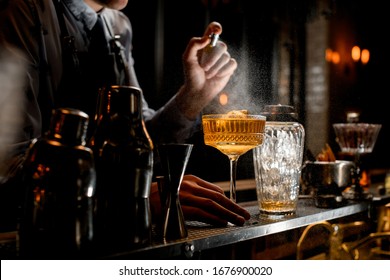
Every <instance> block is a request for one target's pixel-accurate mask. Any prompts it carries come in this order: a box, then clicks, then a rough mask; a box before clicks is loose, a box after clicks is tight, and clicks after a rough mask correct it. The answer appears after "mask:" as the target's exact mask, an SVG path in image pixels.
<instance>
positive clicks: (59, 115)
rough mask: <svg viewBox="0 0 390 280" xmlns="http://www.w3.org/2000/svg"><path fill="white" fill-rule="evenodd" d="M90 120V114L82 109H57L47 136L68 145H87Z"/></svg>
mask: <svg viewBox="0 0 390 280" xmlns="http://www.w3.org/2000/svg"><path fill="white" fill-rule="evenodd" d="M88 120H89V116H88V115H87V114H86V113H84V112H82V111H80V110H77V109H72V108H59V109H55V110H53V114H52V118H51V125H50V129H49V131H48V132H47V136H48V138H49V139H53V140H56V141H58V142H60V143H62V144H66V145H85V141H86V136H87V128H88Z"/></svg>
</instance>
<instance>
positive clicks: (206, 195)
mask: <svg viewBox="0 0 390 280" xmlns="http://www.w3.org/2000/svg"><path fill="white" fill-rule="evenodd" d="M179 196H180V204H181V206H182V209H183V213H184V218H185V219H186V220H189V221H200V222H205V223H208V224H211V225H216V226H226V225H227V223H228V222H230V223H232V224H235V225H243V224H244V223H245V221H246V220H248V219H249V218H250V214H249V212H248V211H247V210H245V209H244V208H242V207H241V206H239V205H238V204H236V203H234V202H232V201H231V200H230V199H229V198H228V197H226V196H225V194H224V192H223V190H222V189H221V188H220V187H219V186H217V185H215V184H213V183H210V182H207V181H205V180H203V179H201V178H199V177H196V176H194V175H185V176H184V178H183V181H182V184H181V186H180V192H179ZM150 200H151V205H152V207H151V208H152V215H155V218H156V219H161V208H160V199H159V195H158V188H157V183H153V184H152V191H151V196H150Z"/></svg>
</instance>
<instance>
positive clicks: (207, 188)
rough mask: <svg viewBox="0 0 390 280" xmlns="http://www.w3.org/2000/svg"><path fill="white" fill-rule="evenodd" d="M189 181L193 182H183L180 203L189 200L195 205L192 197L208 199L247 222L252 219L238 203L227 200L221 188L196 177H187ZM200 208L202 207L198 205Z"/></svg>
mask: <svg viewBox="0 0 390 280" xmlns="http://www.w3.org/2000/svg"><path fill="white" fill-rule="evenodd" d="M190 176H192V175H190ZM187 179H191V180H186V181H183V183H182V185H181V187H180V201H183V202H185V201H186V200H189V203H194V202H196V200H194V199H193V198H192V197H195V196H196V197H200V198H206V199H209V200H211V201H213V202H215V203H217V204H219V205H221V206H223V207H224V208H225V209H227V210H229V211H231V212H234V213H237V214H238V215H241V216H242V217H244V218H245V219H247V220H248V219H249V218H250V213H249V212H248V211H247V210H245V209H244V208H242V207H241V206H240V205H238V204H237V203H234V202H232V201H231V200H230V199H229V198H227V197H226V196H225V194H224V192H223V190H222V189H221V188H220V187H219V186H217V185H215V184H212V183H210V182H207V181H204V180H202V179H200V178H198V177H196V176H192V177H187ZM188 194H190V195H188ZM198 206H201V205H199V204H198Z"/></svg>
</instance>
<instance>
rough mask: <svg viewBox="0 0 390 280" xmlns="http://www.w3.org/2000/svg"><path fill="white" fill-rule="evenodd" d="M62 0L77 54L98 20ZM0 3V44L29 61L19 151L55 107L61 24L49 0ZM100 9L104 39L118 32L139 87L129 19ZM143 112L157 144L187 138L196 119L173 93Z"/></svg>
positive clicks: (76, 0)
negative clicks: (156, 107) (179, 105)
mask: <svg viewBox="0 0 390 280" xmlns="http://www.w3.org/2000/svg"><path fill="white" fill-rule="evenodd" d="M54 1H56V0H54ZM60 2H61V3H60V5H62V12H63V14H64V22H65V25H66V29H67V32H68V33H69V35H71V36H73V37H74V45H75V48H76V49H77V52H78V53H80V54H82V53H87V52H88V46H89V35H88V34H89V32H90V31H91V29H92V28H93V26H94V25H95V23H96V20H97V13H96V12H95V11H94V10H92V9H91V8H90V7H89V6H87V5H86V4H85V3H84V1H81V0H62V1H60ZM0 4H1V5H0V26H1V31H0V47H4V48H7V49H11V50H12V49H17V50H19V51H21V53H22V55H23V59H24V60H25V61H26V62H27V71H26V90H25V93H26V94H25V103H24V107H23V108H24V109H23V112H21V114H24V122H23V125H22V126H21V127H19V131H18V134H17V135H18V136H17V137H16V138H17V139H16V140H15V147H18V148H17V149H16V151H23V150H25V149H26V147H27V146H26V145H27V144H28V143H30V141H31V140H32V139H34V138H38V137H40V136H41V135H42V133H43V132H44V126H42V122H43V121H44V119H45V118H47V116H45V115H44V111H45V110H47V109H48V108H49V109H50V107H51V106H54V107H55V106H56V105H55V104H56V100H57V99H58V92H59V89H60V87H61V81H62V80H63V78H64V77H63V76H64V63H63V55H64V49H63V46H62V45H61V28H60V24H59V21H58V18H57V12H56V9H55V6H54V5H53V0H9V1H7V0H0ZM99 13H100V15H101V16H102V17H103V18H104V19H105V22H106V23H107V29H106V34H107V37H112V36H114V35H119V36H120V37H119V38H120V42H121V44H122V46H123V47H124V49H125V55H126V59H127V62H128V65H129V67H128V71H129V73H128V74H129V77H130V85H133V86H137V87H139V84H138V81H137V77H136V74H135V71H134V60H133V57H132V27H131V23H130V20H129V19H128V17H127V16H126V15H125V14H124V13H123V12H121V11H117V10H112V9H108V8H104V9H103V10H102V11H101V12H99ZM58 15H60V14H58ZM0 63H1V62H0ZM74 87H78V85H77V84H75V85H74ZM43 89H45V93H43ZM0 94H1V93H0ZM96 94H97V92H96ZM46 95H47V96H46ZM48 100H49V101H50V102H53V103H50V102H49V101H48ZM95 102H96V100H95V99H94V98H91V99H90V101H88V103H90V104H89V105H91V104H92V105H93V106H95ZM53 104H54V105H53ZM88 113H91V112H88ZM143 116H144V119H145V122H146V125H147V129H148V132H149V133H150V135H151V137H152V139H153V142H155V143H158V142H184V141H185V140H186V139H187V138H188V137H189V136H191V133H192V129H193V125H194V121H191V120H188V119H187V118H186V117H185V116H184V115H183V114H182V113H181V112H180V111H179V109H178V108H177V106H176V102H175V97H173V98H172V99H171V100H170V101H169V102H168V103H167V104H166V105H165V106H164V107H162V108H160V109H159V110H157V111H155V110H153V109H152V108H150V107H149V106H148V104H147V102H146V101H145V99H144V100H143ZM90 117H91V116H90ZM15 129H18V128H15Z"/></svg>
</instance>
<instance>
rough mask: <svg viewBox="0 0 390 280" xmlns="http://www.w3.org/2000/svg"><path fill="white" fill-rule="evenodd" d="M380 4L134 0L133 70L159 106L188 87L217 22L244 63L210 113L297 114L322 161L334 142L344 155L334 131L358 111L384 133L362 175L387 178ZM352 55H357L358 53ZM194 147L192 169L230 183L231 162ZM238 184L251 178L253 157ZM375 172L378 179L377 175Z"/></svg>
mask: <svg viewBox="0 0 390 280" xmlns="http://www.w3.org/2000/svg"><path fill="white" fill-rule="evenodd" d="M383 3H384V2H382V1H379V0H371V1H366V0H272V1H250V0H186V1H180V0H170V1H163V0H149V1H140V0H130V1H129V4H128V6H127V7H126V9H125V10H124V12H125V13H126V14H127V15H128V16H129V18H130V20H131V22H132V24H133V30H134V38H133V42H134V49H133V55H134V58H135V68H136V71H137V73H138V79H139V81H140V84H141V86H142V88H143V90H144V94H145V97H146V99H147V100H148V102H149V103H150V106H151V107H153V108H158V107H160V106H161V105H162V104H163V103H164V102H166V101H167V100H168V99H169V98H170V97H171V96H172V95H173V94H175V92H176V91H177V90H178V88H179V86H180V85H181V84H182V82H183V75H182V65H181V56H182V54H183V52H184V50H185V47H186V45H187V43H188V41H189V40H190V38H191V37H193V36H202V35H203V32H204V29H205V27H206V26H207V24H208V23H209V22H211V21H218V22H220V23H221V24H222V26H223V33H222V35H221V37H220V38H221V40H223V41H224V42H225V43H226V44H227V45H228V47H229V50H230V53H231V54H232V56H233V57H235V58H236V60H237V61H238V65H239V67H238V69H237V71H236V73H235V75H234V77H233V79H232V80H231V83H230V84H229V85H228V86H227V88H226V90H225V91H224V92H223V93H221V95H220V96H219V97H218V98H216V100H215V102H214V103H213V104H211V105H210V106H209V107H208V108H206V109H205V112H216V111H225V112H226V111H228V110H230V109H248V110H249V111H250V112H253V113H259V112H261V108H262V106H264V105H267V104H279V103H280V104H287V105H292V106H294V107H295V108H296V110H297V112H298V113H299V121H300V122H301V123H302V124H303V125H304V127H305V129H306V150H307V153H308V154H312V155H314V156H316V155H317V154H318V153H320V152H321V149H323V148H324V147H325V144H326V143H328V144H329V145H330V146H331V148H332V149H333V151H334V152H335V153H336V156H340V155H339V154H338V152H339V151H340V149H339V147H338V145H337V143H336V141H335V134H334V131H333V128H332V124H333V123H337V122H346V121H347V114H348V113H350V112H356V113H358V115H359V121H360V122H370V123H380V124H382V129H381V131H380V133H379V137H378V140H377V143H376V145H375V147H374V151H373V153H372V154H368V155H366V156H365V157H364V158H363V161H362V163H363V168H369V169H371V170H375V172H376V173H378V174H382V173H383V174H384V173H385V172H386V170H390V160H389V156H390V148H389V145H388V143H389V140H390V139H389V121H390V117H389V116H388V115H387V110H388V107H389V106H388V104H387V103H386V100H387V99H388V97H387V94H389V89H388V88H389V87H388V84H387V83H388V82H389V78H388V77H387V76H388V72H389V71H388V70H386V69H388V68H387V67H388V66H389V62H390V57H389V52H388V47H387V44H386V41H387V38H386V37H387V32H386V31H387V26H388V24H387V22H388V18H387V17H388V16H387V15H386V14H385V13H386V12H387V10H386V9H385V7H384V4H383ZM352 50H354V51H352ZM189 141H190V142H193V143H195V144H196V145H195V147H194V150H193V153H192V155H191V159H190V163H189V167H188V171H189V172H192V173H194V174H197V175H200V176H203V177H204V178H205V179H208V180H211V181H223V180H228V179H229V172H228V166H229V162H228V160H227V158H226V156H225V155H223V154H222V153H220V152H219V151H217V150H216V149H214V148H210V147H206V146H204V144H203V139H202V135H201V133H198V134H196V135H195V136H194V138H193V139H190V140H189ZM237 172H238V173H237V177H238V178H239V179H240V178H253V176H254V175H253V163H252V152H248V153H247V154H245V155H244V156H242V157H241V158H240V160H239V163H238V171H237ZM375 172H374V173H375Z"/></svg>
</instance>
